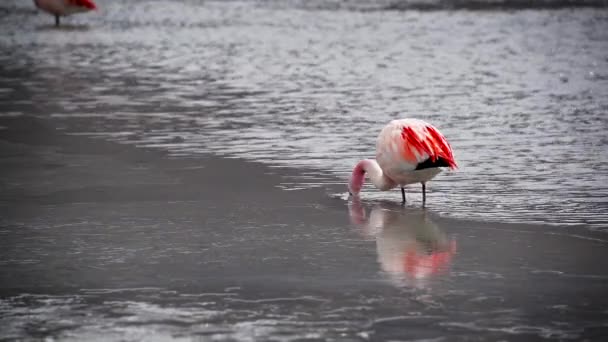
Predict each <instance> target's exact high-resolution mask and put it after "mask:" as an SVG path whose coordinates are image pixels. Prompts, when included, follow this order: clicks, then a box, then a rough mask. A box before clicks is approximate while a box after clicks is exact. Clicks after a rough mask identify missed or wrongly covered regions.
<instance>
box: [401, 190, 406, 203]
mask: <svg viewBox="0 0 608 342" xmlns="http://www.w3.org/2000/svg"><path fill="white" fill-rule="evenodd" d="M401 198H403V201H402V202H401V204H405V202H406V200H405V189H404V188H403V187H401Z"/></svg>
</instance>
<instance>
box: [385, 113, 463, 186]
mask: <svg viewBox="0 0 608 342" xmlns="http://www.w3.org/2000/svg"><path fill="white" fill-rule="evenodd" d="M376 147H377V154H376V159H377V160H378V163H380V166H381V167H382V169H383V170H385V172H386V171H388V173H390V174H393V175H396V174H397V173H398V172H399V170H402V171H408V170H409V171H414V170H420V169H424V168H429V167H441V166H447V167H450V168H452V169H455V168H456V167H457V164H456V161H455V160H454V154H453V152H452V148H451V147H450V144H449V143H448V142H447V140H446V139H445V137H444V136H443V135H442V134H441V133H440V132H439V131H438V130H437V129H436V128H435V127H433V126H432V125H431V124H429V123H427V122H425V121H422V120H417V119H403V120H393V121H391V122H390V123H389V124H388V125H387V126H386V127H385V128H384V129H383V130H382V132H381V133H380V136H379V137H378V143H377V146H376Z"/></svg>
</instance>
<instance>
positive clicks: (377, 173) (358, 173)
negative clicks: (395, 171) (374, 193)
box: [348, 159, 396, 194]
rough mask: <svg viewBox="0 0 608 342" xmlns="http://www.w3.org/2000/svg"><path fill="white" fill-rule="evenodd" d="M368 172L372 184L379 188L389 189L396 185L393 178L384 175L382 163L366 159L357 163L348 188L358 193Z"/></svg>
mask: <svg viewBox="0 0 608 342" xmlns="http://www.w3.org/2000/svg"><path fill="white" fill-rule="evenodd" d="M366 173H367V175H368V177H369V179H370V181H371V182H372V184H374V186H375V187H376V188H378V189H379V190H383V191H384V190H389V189H391V188H394V187H395V186H396V184H395V182H394V181H393V180H392V179H390V178H388V177H387V176H385V175H384V172H382V169H381V168H380V165H378V163H377V162H376V161H375V160H373V159H364V160H362V161H360V162H358V163H357V165H355V168H354V169H353V172H352V174H351V176H350V182H349V184H348V189H349V191H350V192H351V193H353V194H357V193H359V191H361V188H362V187H363V182H364V181H365V174H366Z"/></svg>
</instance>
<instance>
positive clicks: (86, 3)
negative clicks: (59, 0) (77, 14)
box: [68, 0, 97, 10]
mask: <svg viewBox="0 0 608 342" xmlns="http://www.w3.org/2000/svg"><path fill="white" fill-rule="evenodd" d="M68 3H69V4H70V5H71V6H77V7H83V8H87V9H90V10H94V9H96V8H97V5H95V3H94V2H93V1H92V0H68Z"/></svg>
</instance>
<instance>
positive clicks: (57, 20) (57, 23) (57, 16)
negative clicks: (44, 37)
mask: <svg viewBox="0 0 608 342" xmlns="http://www.w3.org/2000/svg"><path fill="white" fill-rule="evenodd" d="M55 26H56V27H59V14H55Z"/></svg>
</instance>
